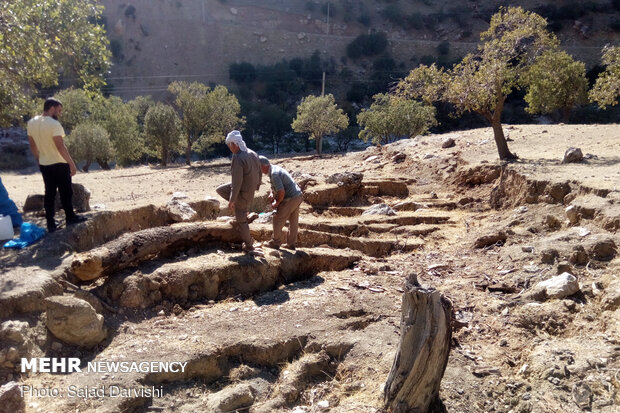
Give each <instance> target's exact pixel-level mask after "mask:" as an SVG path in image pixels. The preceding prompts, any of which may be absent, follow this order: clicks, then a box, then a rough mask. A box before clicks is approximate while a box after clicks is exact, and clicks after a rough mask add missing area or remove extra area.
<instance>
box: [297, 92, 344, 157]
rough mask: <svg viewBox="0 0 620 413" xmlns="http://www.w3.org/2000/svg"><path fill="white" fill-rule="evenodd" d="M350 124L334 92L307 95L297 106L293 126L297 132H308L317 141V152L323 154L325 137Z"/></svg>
mask: <svg viewBox="0 0 620 413" xmlns="http://www.w3.org/2000/svg"><path fill="white" fill-rule="evenodd" d="M347 126H349V118H348V116H347V115H346V114H345V113H344V112H343V111H342V109H340V108H338V106H337V105H336V101H335V99H334V96H333V95H332V94H329V95H325V96H313V95H310V96H306V97H305V98H303V99H302V101H301V103H300V104H299V106H297V117H296V118H295V119H294V120H293V123H292V124H291V127H292V128H293V130H294V131H295V132H302V133H308V134H309V135H310V139H314V141H315V142H316V152H317V153H318V154H319V155H321V153H322V146H323V137H324V136H325V135H327V134H328V133H337V132H339V131H341V130H342V129H344V128H346V127H347Z"/></svg>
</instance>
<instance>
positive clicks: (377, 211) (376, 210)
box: [362, 204, 396, 215]
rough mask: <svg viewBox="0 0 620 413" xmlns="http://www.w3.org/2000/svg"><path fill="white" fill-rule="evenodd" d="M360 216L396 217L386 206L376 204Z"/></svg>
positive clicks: (394, 212)
mask: <svg viewBox="0 0 620 413" xmlns="http://www.w3.org/2000/svg"><path fill="white" fill-rule="evenodd" d="M362 215H396V211H394V210H393V209H392V208H390V206H389V205H387V204H376V205H373V206H371V207H370V208H368V209H367V210H366V211H364V212H362Z"/></svg>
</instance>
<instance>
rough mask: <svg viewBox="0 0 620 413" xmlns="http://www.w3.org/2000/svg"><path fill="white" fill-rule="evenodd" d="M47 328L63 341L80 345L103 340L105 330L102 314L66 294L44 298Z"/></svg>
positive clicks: (93, 344)
mask: <svg viewBox="0 0 620 413" xmlns="http://www.w3.org/2000/svg"><path fill="white" fill-rule="evenodd" d="M45 303H46V305H47V328H48V329H49V330H50V331H51V332H52V334H53V335H54V336H55V337H56V338H58V339H59V340H61V341H64V342H65V343H69V344H74V345H77V346H80V347H87V348H90V347H94V346H96V345H97V344H99V343H100V342H101V341H103V340H104V339H105V338H106V336H107V331H106V329H105V327H104V326H103V316H102V315H99V314H97V312H96V311H95V309H94V308H93V306H91V305H90V304H88V303H87V302H86V301H84V300H80V299H79V298H75V297H68V296H54V297H48V298H46V299H45Z"/></svg>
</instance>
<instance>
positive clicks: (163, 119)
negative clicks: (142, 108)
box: [144, 103, 181, 166]
mask: <svg viewBox="0 0 620 413" xmlns="http://www.w3.org/2000/svg"><path fill="white" fill-rule="evenodd" d="M144 132H145V138H146V144H147V145H149V146H150V147H151V148H153V149H155V150H157V151H159V153H160V161H161V164H162V166H166V165H167V163H168V158H169V157H170V155H171V153H172V152H174V151H176V150H177V149H178V148H179V144H180V138H181V121H180V120H179V117H178V116H177V113H176V112H175V110H174V108H173V107H172V106H170V105H166V104H164V103H157V104H155V105H153V106H151V107H150V108H149V110H148V112H146V116H145V117H144Z"/></svg>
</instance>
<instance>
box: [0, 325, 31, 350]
mask: <svg viewBox="0 0 620 413" xmlns="http://www.w3.org/2000/svg"><path fill="white" fill-rule="evenodd" d="M28 327H29V326H28V323H27V322H25V321H18V320H8V321H5V322H4V323H2V324H1V325H0V340H9V341H12V342H14V343H17V344H20V345H21V344H24V343H25V342H26V340H27V337H28Z"/></svg>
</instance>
